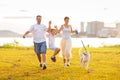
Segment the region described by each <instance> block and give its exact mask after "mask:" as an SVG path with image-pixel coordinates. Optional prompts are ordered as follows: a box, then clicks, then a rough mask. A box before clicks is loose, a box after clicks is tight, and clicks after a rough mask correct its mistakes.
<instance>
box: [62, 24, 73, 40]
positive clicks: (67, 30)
mask: <svg viewBox="0 0 120 80" xmlns="http://www.w3.org/2000/svg"><path fill="white" fill-rule="evenodd" d="M62 38H63V39H69V38H71V28H70V27H65V26H63V30H62Z"/></svg>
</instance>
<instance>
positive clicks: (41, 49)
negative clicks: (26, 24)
mask: <svg viewBox="0 0 120 80" xmlns="http://www.w3.org/2000/svg"><path fill="white" fill-rule="evenodd" d="M46 49H47V46H46V41H45V42H41V43H35V42H34V51H35V53H36V54H37V55H40V54H41V53H43V54H46Z"/></svg>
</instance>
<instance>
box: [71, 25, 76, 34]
mask: <svg viewBox="0 0 120 80" xmlns="http://www.w3.org/2000/svg"><path fill="white" fill-rule="evenodd" d="M70 29H71V33H75V32H76V30H73V29H72V26H71V25H70Z"/></svg>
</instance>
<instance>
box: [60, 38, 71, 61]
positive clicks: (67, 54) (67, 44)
mask: <svg viewBox="0 0 120 80" xmlns="http://www.w3.org/2000/svg"><path fill="white" fill-rule="evenodd" d="M60 49H61V52H60V57H63V58H64V59H70V58H71V57H72V54H71V50H72V41H71V38H69V39H64V38H62V40H61V44H60Z"/></svg>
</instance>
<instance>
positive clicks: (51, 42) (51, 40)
mask: <svg viewBox="0 0 120 80" xmlns="http://www.w3.org/2000/svg"><path fill="white" fill-rule="evenodd" d="M48 38H49V48H50V49H51V50H55V49H56V46H55V36H54V35H52V34H51V33H49V35H48Z"/></svg>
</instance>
